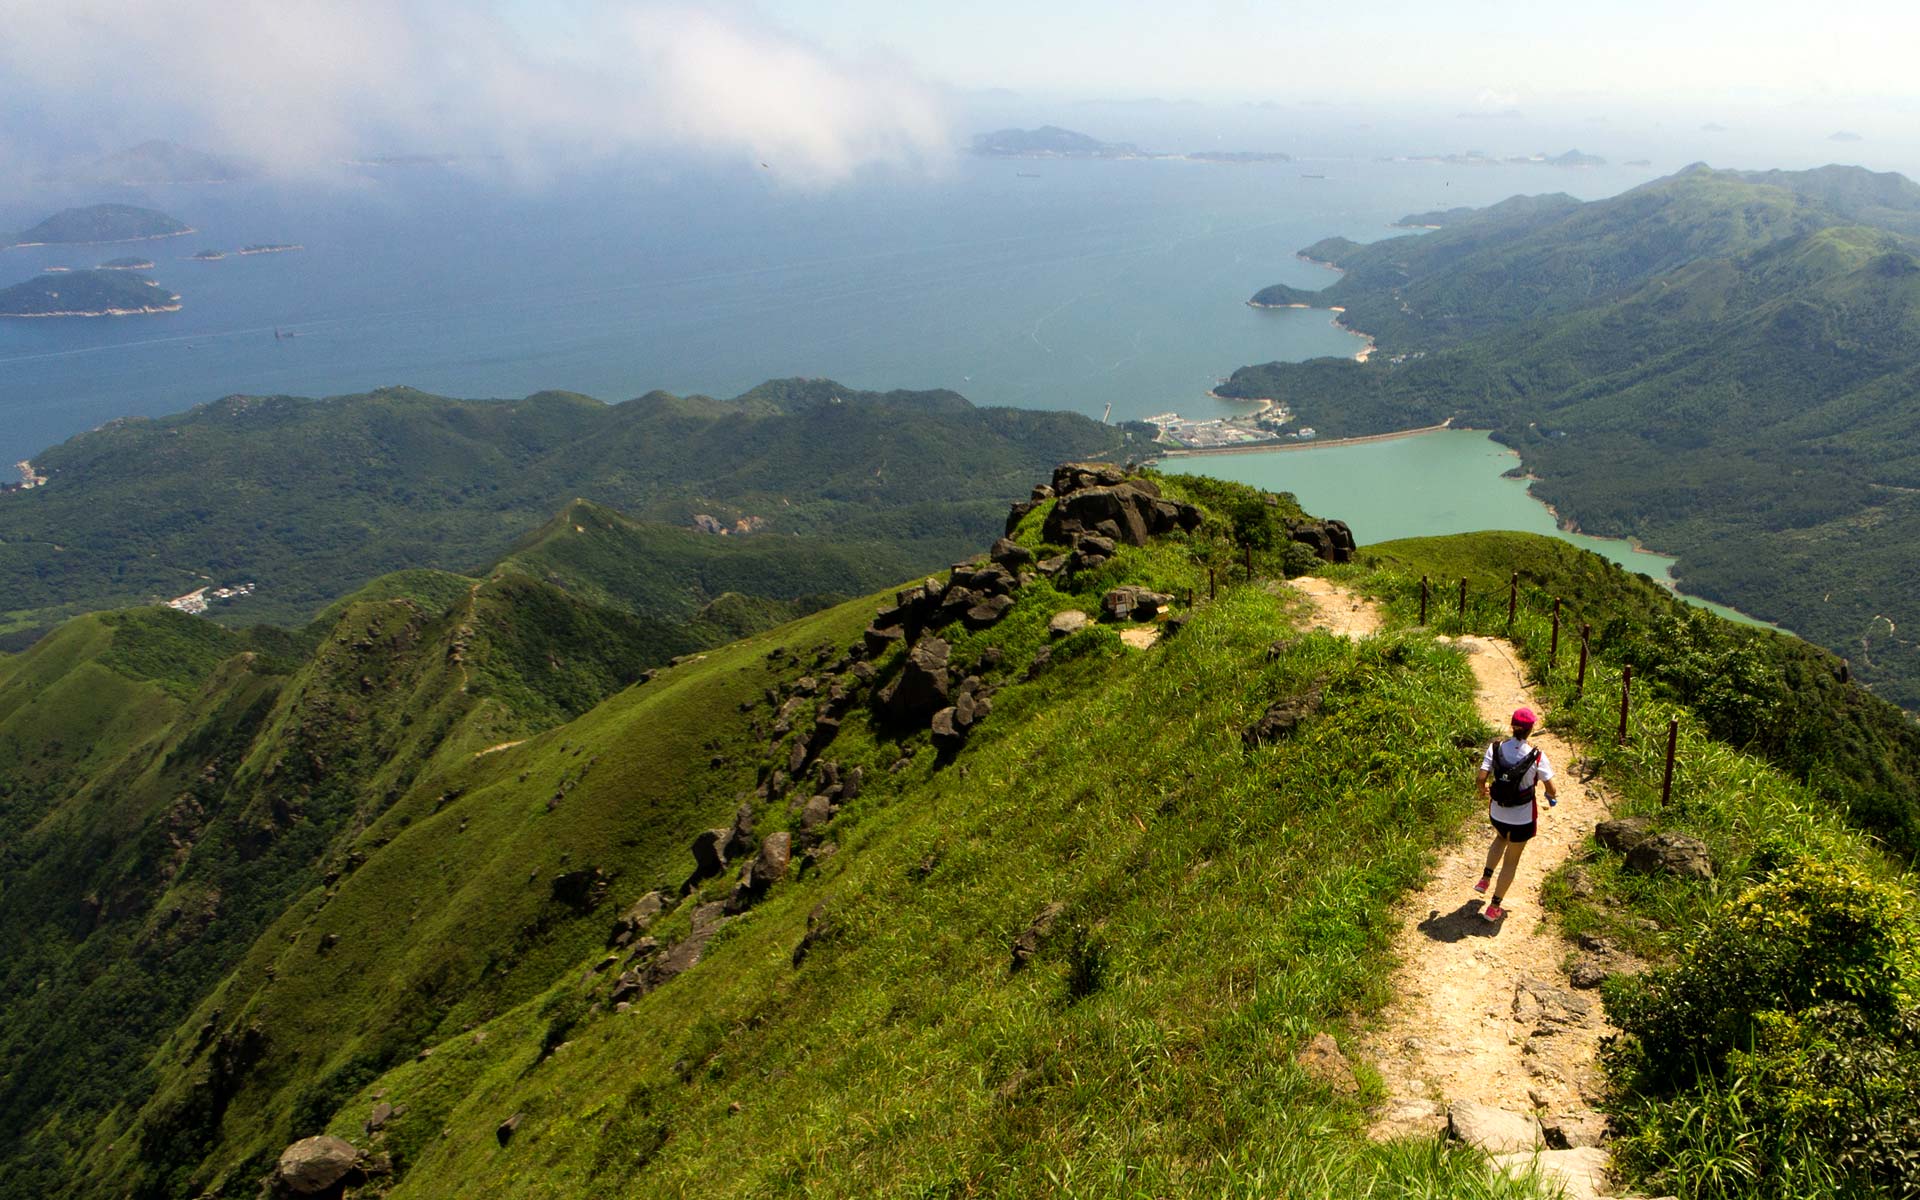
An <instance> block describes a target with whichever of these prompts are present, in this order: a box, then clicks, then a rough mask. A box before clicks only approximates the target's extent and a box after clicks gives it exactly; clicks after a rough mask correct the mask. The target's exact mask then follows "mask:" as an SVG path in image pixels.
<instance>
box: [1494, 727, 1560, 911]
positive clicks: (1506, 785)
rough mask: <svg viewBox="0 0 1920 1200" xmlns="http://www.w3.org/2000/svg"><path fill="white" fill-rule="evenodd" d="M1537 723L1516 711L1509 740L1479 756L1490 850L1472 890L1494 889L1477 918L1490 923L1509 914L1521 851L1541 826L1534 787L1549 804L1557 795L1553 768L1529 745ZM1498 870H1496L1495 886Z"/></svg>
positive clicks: (1544, 756) (1495, 744)
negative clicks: (1490, 821) (1509, 893)
mask: <svg viewBox="0 0 1920 1200" xmlns="http://www.w3.org/2000/svg"><path fill="white" fill-rule="evenodd" d="M1537 724H1539V718H1537V717H1535V716H1534V714H1533V710H1532V709H1531V708H1524V707H1523V708H1516V709H1514V710H1513V736H1512V737H1510V738H1508V739H1507V740H1506V741H1504V742H1493V743H1490V744H1489V745H1488V746H1487V752H1486V753H1485V754H1483V755H1481V756H1480V776H1479V785H1480V794H1481V795H1482V796H1485V797H1486V798H1487V812H1488V815H1489V816H1491V817H1492V818H1493V845H1491V846H1488V847H1487V865H1486V867H1485V869H1483V870H1482V871H1481V872H1480V882H1478V883H1476V884H1474V885H1473V890H1474V891H1476V892H1480V893H1482V894H1484V893H1485V892H1486V890H1487V887H1488V885H1489V884H1492V886H1493V902H1492V903H1491V904H1489V905H1487V907H1486V911H1484V912H1483V913H1481V914H1480V915H1481V916H1483V917H1485V918H1486V919H1487V920H1489V921H1498V920H1500V919H1501V918H1502V917H1504V916H1506V915H1507V910H1506V909H1505V908H1503V907H1501V903H1502V901H1504V900H1505V899H1506V897H1507V889H1508V888H1510V887H1512V886H1513V876H1514V873H1515V872H1516V871H1518V870H1519V869H1520V854H1521V852H1522V851H1523V850H1525V849H1526V847H1527V841H1528V839H1530V838H1532V837H1533V835H1534V833H1535V832H1536V831H1537V830H1538V829H1539V827H1540V806H1539V804H1538V802H1536V801H1535V800H1534V798H1533V790H1534V787H1535V785H1536V784H1538V785H1539V786H1540V787H1542V788H1543V789H1544V790H1545V791H1546V793H1547V803H1548V805H1552V804H1553V803H1555V801H1556V800H1557V799H1558V797H1559V794H1560V793H1559V790H1558V789H1557V788H1555V787H1554V785H1553V764H1552V763H1550V762H1548V761H1547V756H1546V755H1545V754H1542V753H1541V752H1540V749H1539V747H1537V746H1529V745H1528V744H1527V739H1528V738H1529V737H1531V736H1532V735H1533V727H1534V726H1535V725H1537ZM1496 865H1498V866H1499V867H1500V882H1499V883H1497V884H1495V883H1493V868H1494V867H1495V866H1496Z"/></svg>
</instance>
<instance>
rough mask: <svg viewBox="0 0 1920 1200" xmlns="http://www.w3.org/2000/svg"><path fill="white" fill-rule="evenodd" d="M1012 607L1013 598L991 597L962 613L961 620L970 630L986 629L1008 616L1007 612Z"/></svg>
mask: <svg viewBox="0 0 1920 1200" xmlns="http://www.w3.org/2000/svg"><path fill="white" fill-rule="evenodd" d="M1012 607H1013V597H1012V596H989V597H987V598H986V599H985V600H982V601H981V602H980V603H978V604H976V605H974V606H973V607H971V608H969V609H967V611H966V612H964V613H962V614H961V619H962V620H964V621H965V622H966V626H967V628H968V629H985V628H986V627H987V626H989V625H992V624H993V623H995V622H996V621H998V620H999V619H1000V618H1001V617H1004V616H1006V615H1007V610H1008V609H1010V608H1012Z"/></svg>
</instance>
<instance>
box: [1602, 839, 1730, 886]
mask: <svg viewBox="0 0 1920 1200" xmlns="http://www.w3.org/2000/svg"><path fill="white" fill-rule="evenodd" d="M1623 865H1624V866H1625V867H1626V869H1627V870H1629V871H1634V872H1637V873H1639V874H1641V875H1678V876H1680V877H1682V878H1683V879H1711V878H1713V857H1712V855H1711V854H1709V853H1708V852H1707V844H1706V843H1705V842H1703V841H1701V840H1700V839H1699V838H1697V837H1689V836H1688V835H1687V834H1684V833H1675V832H1673V831H1672V830H1668V831H1667V832H1666V833H1656V834H1654V835H1653V836H1652V837H1650V838H1648V839H1647V840H1646V841H1644V842H1641V843H1640V844H1639V845H1637V846H1635V847H1634V848H1633V849H1631V850H1629V851H1627V859H1626V862H1625V863H1624V864H1623Z"/></svg>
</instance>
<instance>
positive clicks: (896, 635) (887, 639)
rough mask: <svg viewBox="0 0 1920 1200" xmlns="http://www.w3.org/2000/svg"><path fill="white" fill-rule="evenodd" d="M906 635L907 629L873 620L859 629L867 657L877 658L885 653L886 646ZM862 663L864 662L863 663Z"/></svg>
mask: <svg viewBox="0 0 1920 1200" xmlns="http://www.w3.org/2000/svg"><path fill="white" fill-rule="evenodd" d="M906 636H907V631H906V630H905V629H904V628H902V627H901V626H899V625H884V626H883V625H881V624H880V623H879V622H877V621H876V622H874V623H873V624H871V625H869V626H867V627H866V629H864V630H863V631H861V634H860V641H861V643H862V644H863V645H864V646H865V647H866V651H867V657H869V658H878V657H879V656H880V655H882V654H884V653H886V649H887V647H888V646H891V645H893V644H894V643H895V642H897V641H899V640H900V639H901V638H904V637H906ZM863 665H864V664H863Z"/></svg>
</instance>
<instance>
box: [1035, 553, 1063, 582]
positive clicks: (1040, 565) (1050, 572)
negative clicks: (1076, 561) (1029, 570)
mask: <svg viewBox="0 0 1920 1200" xmlns="http://www.w3.org/2000/svg"><path fill="white" fill-rule="evenodd" d="M1034 568H1035V569H1036V570H1038V571H1039V572H1040V573H1041V574H1042V575H1045V576H1048V577H1052V576H1054V575H1058V574H1059V573H1060V572H1062V571H1064V570H1066V569H1067V556H1066V555H1064V554H1055V555H1053V556H1052V557H1050V558H1043V559H1041V560H1040V561H1039V562H1037V563H1035V564H1034Z"/></svg>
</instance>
